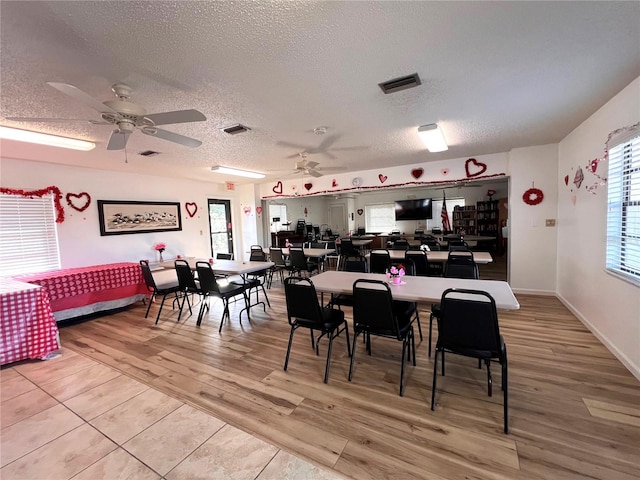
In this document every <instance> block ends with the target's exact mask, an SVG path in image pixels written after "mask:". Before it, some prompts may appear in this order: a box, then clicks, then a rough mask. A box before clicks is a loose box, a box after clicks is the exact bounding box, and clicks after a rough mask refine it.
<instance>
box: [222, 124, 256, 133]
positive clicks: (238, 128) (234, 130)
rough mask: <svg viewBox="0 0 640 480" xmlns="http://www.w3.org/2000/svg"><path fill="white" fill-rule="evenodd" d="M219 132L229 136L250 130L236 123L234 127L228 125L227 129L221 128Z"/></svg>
mask: <svg viewBox="0 0 640 480" xmlns="http://www.w3.org/2000/svg"><path fill="white" fill-rule="evenodd" d="M220 130H222V131H223V132H224V133H228V134H229V135H237V134H239V133H244V132H248V131H249V130H251V129H250V128H249V127H245V126H244V125H242V124H240V123H236V124H235V125H229V126H228V127H224V128H221V129H220Z"/></svg>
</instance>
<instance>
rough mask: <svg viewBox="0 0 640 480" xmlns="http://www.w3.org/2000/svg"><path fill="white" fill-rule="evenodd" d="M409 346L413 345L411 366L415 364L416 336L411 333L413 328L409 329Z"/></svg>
mask: <svg viewBox="0 0 640 480" xmlns="http://www.w3.org/2000/svg"><path fill="white" fill-rule="evenodd" d="M411 346H412V347H413V366H414V367H415V366H416V336H415V335H414V334H413V329H411Z"/></svg>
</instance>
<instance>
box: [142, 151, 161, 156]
mask: <svg viewBox="0 0 640 480" xmlns="http://www.w3.org/2000/svg"><path fill="white" fill-rule="evenodd" d="M139 155H142V156H143V157H155V156H156V155H160V152H156V151H154V150H145V151H144V152H140V153H139Z"/></svg>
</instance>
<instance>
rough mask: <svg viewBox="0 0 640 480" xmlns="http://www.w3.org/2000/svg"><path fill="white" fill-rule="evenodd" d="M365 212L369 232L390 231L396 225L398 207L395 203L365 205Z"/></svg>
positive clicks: (365, 222) (365, 221)
mask: <svg viewBox="0 0 640 480" xmlns="http://www.w3.org/2000/svg"><path fill="white" fill-rule="evenodd" d="M364 212H365V213H364V224H365V228H366V231H367V232H379V233H382V232H390V231H391V230H393V229H394V228H395V226H396V208H395V205H394V204H393V203H381V204H379V205H365V207H364Z"/></svg>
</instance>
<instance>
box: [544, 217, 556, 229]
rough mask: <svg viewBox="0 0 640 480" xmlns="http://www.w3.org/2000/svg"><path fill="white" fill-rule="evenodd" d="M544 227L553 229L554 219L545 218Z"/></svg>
mask: <svg viewBox="0 0 640 480" xmlns="http://www.w3.org/2000/svg"><path fill="white" fill-rule="evenodd" d="M544 224H545V226H546V227H555V226H556V219H555V218H547V219H546V220H545V223H544Z"/></svg>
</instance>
